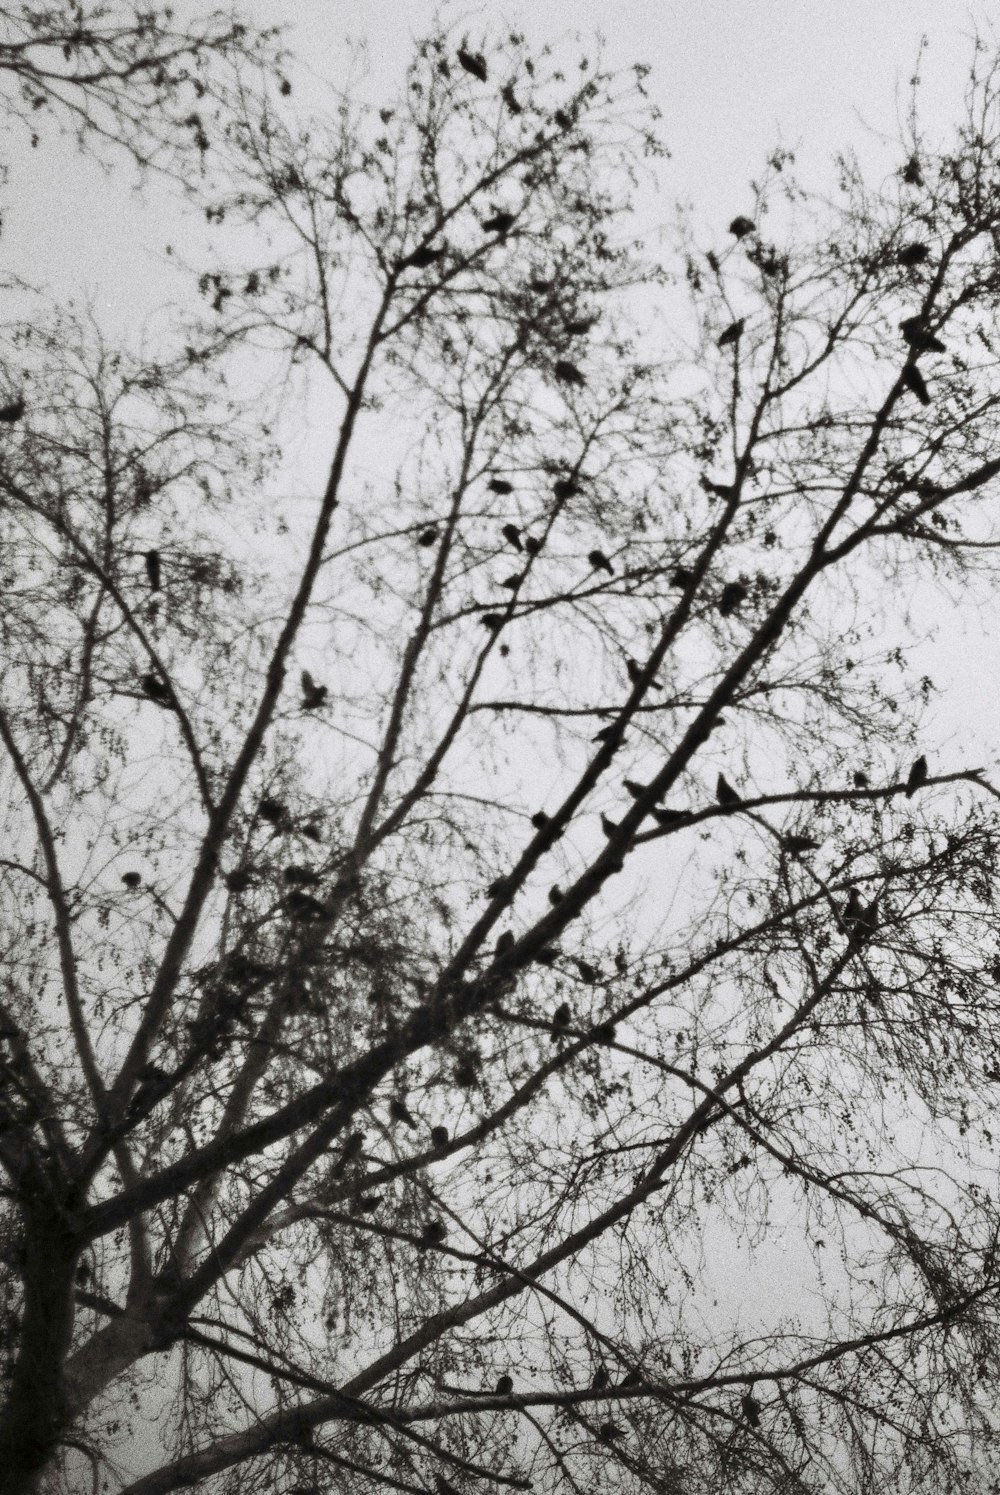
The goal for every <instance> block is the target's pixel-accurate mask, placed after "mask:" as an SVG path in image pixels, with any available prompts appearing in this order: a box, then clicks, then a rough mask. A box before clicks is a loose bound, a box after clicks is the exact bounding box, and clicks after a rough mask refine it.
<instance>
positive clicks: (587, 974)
mask: <svg viewBox="0 0 1000 1495" xmlns="http://www.w3.org/2000/svg"><path fill="white" fill-rule="evenodd" d="M576 968H577V970H578V971H579V972H580V980H581V981H585V982H586V983H587V985H588V986H595V985H596V984H597V982H598V981H599V980H600V974H601V973H600V972H599V971H598V969H597V967H596V966H592V965H591V963H590V961H589V960H582V959H581V958H580V956H579V955H578V956H577V957H576Z"/></svg>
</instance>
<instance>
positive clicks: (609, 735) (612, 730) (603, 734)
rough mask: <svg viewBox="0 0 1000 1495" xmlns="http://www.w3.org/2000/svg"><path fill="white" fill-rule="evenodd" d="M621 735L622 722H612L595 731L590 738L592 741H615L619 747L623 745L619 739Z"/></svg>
mask: <svg viewBox="0 0 1000 1495" xmlns="http://www.w3.org/2000/svg"><path fill="white" fill-rule="evenodd" d="M621 735H622V726H621V723H620V722H612V723H611V725H610V726H607V727H602V728H601V730H600V731H599V732H595V733H594V735H593V737H592V738H591V739H590V740H591V742H613V743H615V745H616V746H617V747H621V742H620V741H619V738H620V737H621Z"/></svg>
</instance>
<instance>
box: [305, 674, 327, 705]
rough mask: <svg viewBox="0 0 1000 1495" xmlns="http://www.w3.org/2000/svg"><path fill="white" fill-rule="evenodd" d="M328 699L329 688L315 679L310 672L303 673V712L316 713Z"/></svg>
mask: <svg viewBox="0 0 1000 1495" xmlns="http://www.w3.org/2000/svg"><path fill="white" fill-rule="evenodd" d="M326 697H327V688H326V686H325V685H320V684H318V683H317V681H315V680H314V679H313V677H312V676H311V675H310V673H309V671H308V670H303V671H302V710H303V711H316V710H318V709H319V707H320V706H322V704H323V702H324V701H325V700H326Z"/></svg>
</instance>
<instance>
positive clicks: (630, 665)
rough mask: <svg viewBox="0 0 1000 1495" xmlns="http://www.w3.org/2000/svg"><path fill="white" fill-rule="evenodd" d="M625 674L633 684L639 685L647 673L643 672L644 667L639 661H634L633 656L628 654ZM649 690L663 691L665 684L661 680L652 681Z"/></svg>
mask: <svg viewBox="0 0 1000 1495" xmlns="http://www.w3.org/2000/svg"><path fill="white" fill-rule="evenodd" d="M625 673H626V675H627V676H628V678H629V679H630V680H631V682H632V684H633V685H638V684H639V681H640V680H641V679H642V677H643V674H644V673H645V672H644V670H643V667H642V665H641V664H640V663H639V661H638V660H637V659H633V658H632V656H631V654H626V656H625ZM649 689H650V690H662V689H663V682H662V681H661V680H650V682H649Z"/></svg>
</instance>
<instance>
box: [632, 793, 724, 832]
mask: <svg viewBox="0 0 1000 1495" xmlns="http://www.w3.org/2000/svg"><path fill="white" fill-rule="evenodd" d="M736 802H737V804H738V803H739V800H738V799H737V801H736ZM650 813H651V814H652V817H653V819H654V820H655V821H656V823H657V825H663V826H667V825H679V824H680V822H681V821H682V820H686V819H687V818H688V811H687V810H668V809H667V808H666V806H664V807H663V809H661V810H656V809H654V810H652V811H651V812H650Z"/></svg>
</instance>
